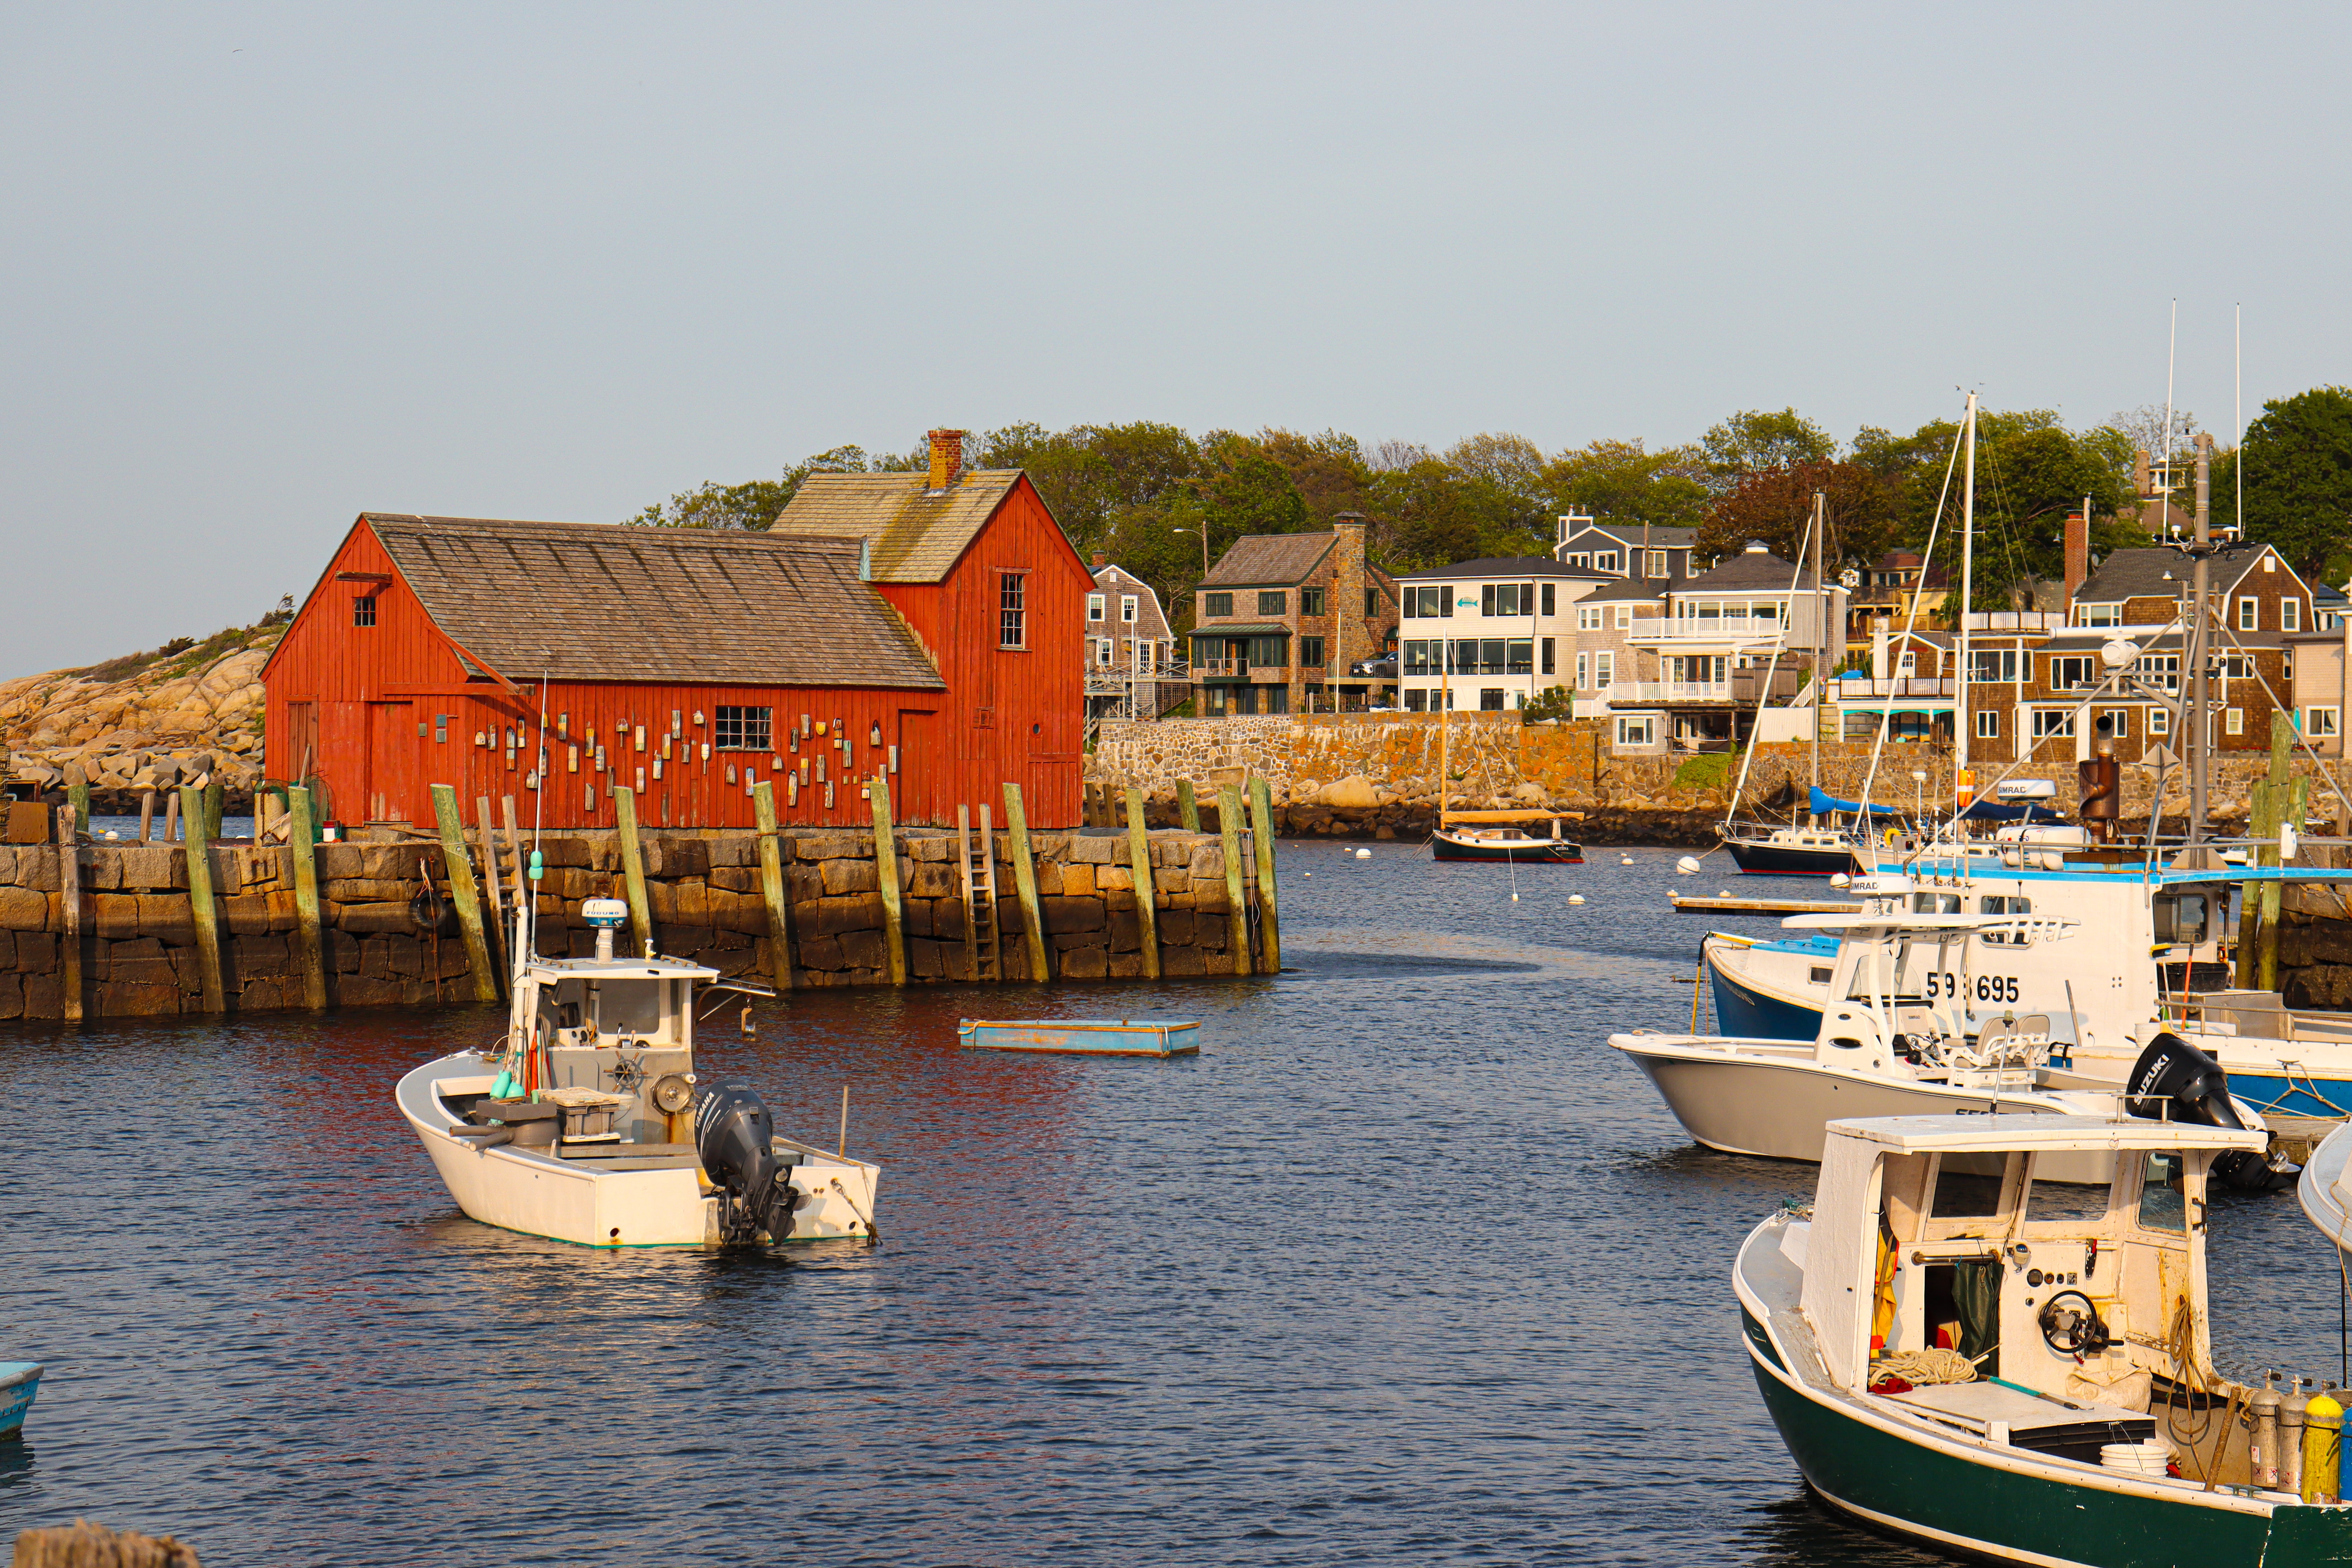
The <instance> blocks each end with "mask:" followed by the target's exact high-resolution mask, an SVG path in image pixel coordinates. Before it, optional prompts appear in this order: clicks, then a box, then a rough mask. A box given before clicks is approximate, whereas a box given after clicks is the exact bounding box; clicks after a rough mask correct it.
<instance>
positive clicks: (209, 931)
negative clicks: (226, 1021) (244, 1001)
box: [180, 784, 226, 1013]
mask: <svg viewBox="0 0 2352 1568" xmlns="http://www.w3.org/2000/svg"><path fill="white" fill-rule="evenodd" d="M180 818H181V820H182V821H184V822H185V823H186V824H187V825H188V915H189V919H190V921H191V922H192V923H193V924H194V926H195V928H196V967H197V970H198V973H199V982H200V984H202V986H203V988H204V1008H205V1012H207V1013H219V1012H223V1011H226V1003H224V1002H223V1001H222V999H221V947H220V906H219V905H218V904H216V903H215V902H214V901H213V845H212V840H211V839H209V838H207V837H205V831H204V828H205V798H204V792H203V791H201V790H199V789H197V788H196V787H195V786H194V784H182V785H181V786H180Z"/></svg>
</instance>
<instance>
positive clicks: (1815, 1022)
mask: <svg viewBox="0 0 2352 1568" xmlns="http://www.w3.org/2000/svg"><path fill="white" fill-rule="evenodd" d="M1706 973H1707V977H1708V978H1709V979H1710V980H1712V981H1713V982H1714V984H1715V1020H1716V1025H1715V1026H1716V1030H1717V1033H1719V1034H1725V1035H1734V1036H1737V1037H1739V1038H1741V1039H1750V1040H1811V1039H1817V1038H1819V1037H1820V1036H1821V1032H1822V1015H1821V1010H1820V1009H1819V1008H1815V1007H1801V1006H1799V1005H1797V1004H1796V1003H1794V1002H1783V1001H1782V1000H1780V998H1779V997H1778V996H1767V995H1766V994H1764V993H1762V992H1761V991H1757V990H1752V989H1750V988H1749V987H1748V986H1745V985H1742V984H1739V982H1738V981H1737V980H1734V979H1732V978H1731V976H1729V975H1727V974H1726V973H1724V972H1723V971H1722V970H1721V969H1720V968H1719V967H1717V966H1716V965H1714V964H1709V965H1708V966H1707V971H1706ZM2236 1081H2237V1080H2236V1079H2231V1082H2232V1083H2235V1082H2236Z"/></svg>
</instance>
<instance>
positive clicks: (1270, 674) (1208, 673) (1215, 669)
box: [1192, 658, 1320, 686]
mask: <svg viewBox="0 0 2352 1568" xmlns="http://www.w3.org/2000/svg"><path fill="white" fill-rule="evenodd" d="M1319 668H1320V667H1319V666H1318V669H1319ZM1192 678H1193V679H1196V680H1217V681H1242V680H1245V681H1251V682H1255V683H1260V684H1265V685H1274V686H1280V685H1283V684H1286V682H1288V680H1289V679H1290V666H1288V665H1286V664H1252V663H1251V662H1250V661H1249V660H1248V659H1245V658H1196V659H1194V660H1193V661H1192Z"/></svg>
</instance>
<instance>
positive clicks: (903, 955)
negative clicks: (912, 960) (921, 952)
mask: <svg viewBox="0 0 2352 1568" xmlns="http://www.w3.org/2000/svg"><path fill="white" fill-rule="evenodd" d="M866 795H868V796H869V797H871V798H872V800H873V802H874V875H875V878H876V879H877V881H879V882H880V884H881V887H882V949H883V951H884V952H886V953H887V954H888V955H889V963H890V984H893V985H904V984H907V911H906V906H905V904H904V903H903V902H902V901H901V900H900V895H899V889H898V831H897V827H896V825H895V824H893V823H892V822H891V820H890V780H889V777H888V775H887V774H884V773H876V774H875V775H874V777H873V779H872V781H871V782H870V783H869V784H867V786H866Z"/></svg>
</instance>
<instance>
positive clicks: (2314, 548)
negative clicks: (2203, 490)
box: [2213, 386, 2352, 582]
mask: <svg viewBox="0 0 2352 1568" xmlns="http://www.w3.org/2000/svg"><path fill="white" fill-rule="evenodd" d="M2241 461H2243V463H2244V464H2245V468H2246V479H2245V484H2246V516H2245V526H2246V537H2247V538H2249V539H2254V540H2259V541H2261V542H2264V543H2267V544H2272V545H2275V546H2276V547H2277V548H2278V552H2279V553H2280V554H2282V555H2284V556H2285V557H2286V558H2287V561H2288V562H2289V563H2291V564H2292V565H2293V566H2294V568H2295V570H2296V571H2298V572H2301V573H2303V574H2305V575H2306V576H2309V575H2311V574H2318V575H2319V576H2321V577H2322V578H2324V579H2325V580H2326V581H2328V582H2339V581H2341V580H2342V575H2343V574H2344V573H2345V572H2346V571H2347V568H2352V388H2347V387H2343V386H2315V387H2313V388H2312V389H2311V390H2310V391H2308V392H2298V393H2296V394H2295V395H2294V396H2292V397H2281V398H2273V399H2272V400H2271V401H2270V402H2267V403H2265V404H2263V411H2262V413H2261V414H2260V415H2259V416H2257V417H2256V418H2255V419H2254V421H2253V422H2252V424H2250V425H2248V426H2246V438H2245V442H2244V445H2243V446H2242V448H2241V449H2240V451H2238V452H2229V453H2224V454H2223V455H2222V457H2221V460H2220V461H2218V462H2216V463H2215V464H2214V473H2213V516H2214V521H2217V522H2223V523H2234V522H2235V521H2237V465H2238V464H2239V462H2241Z"/></svg>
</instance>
